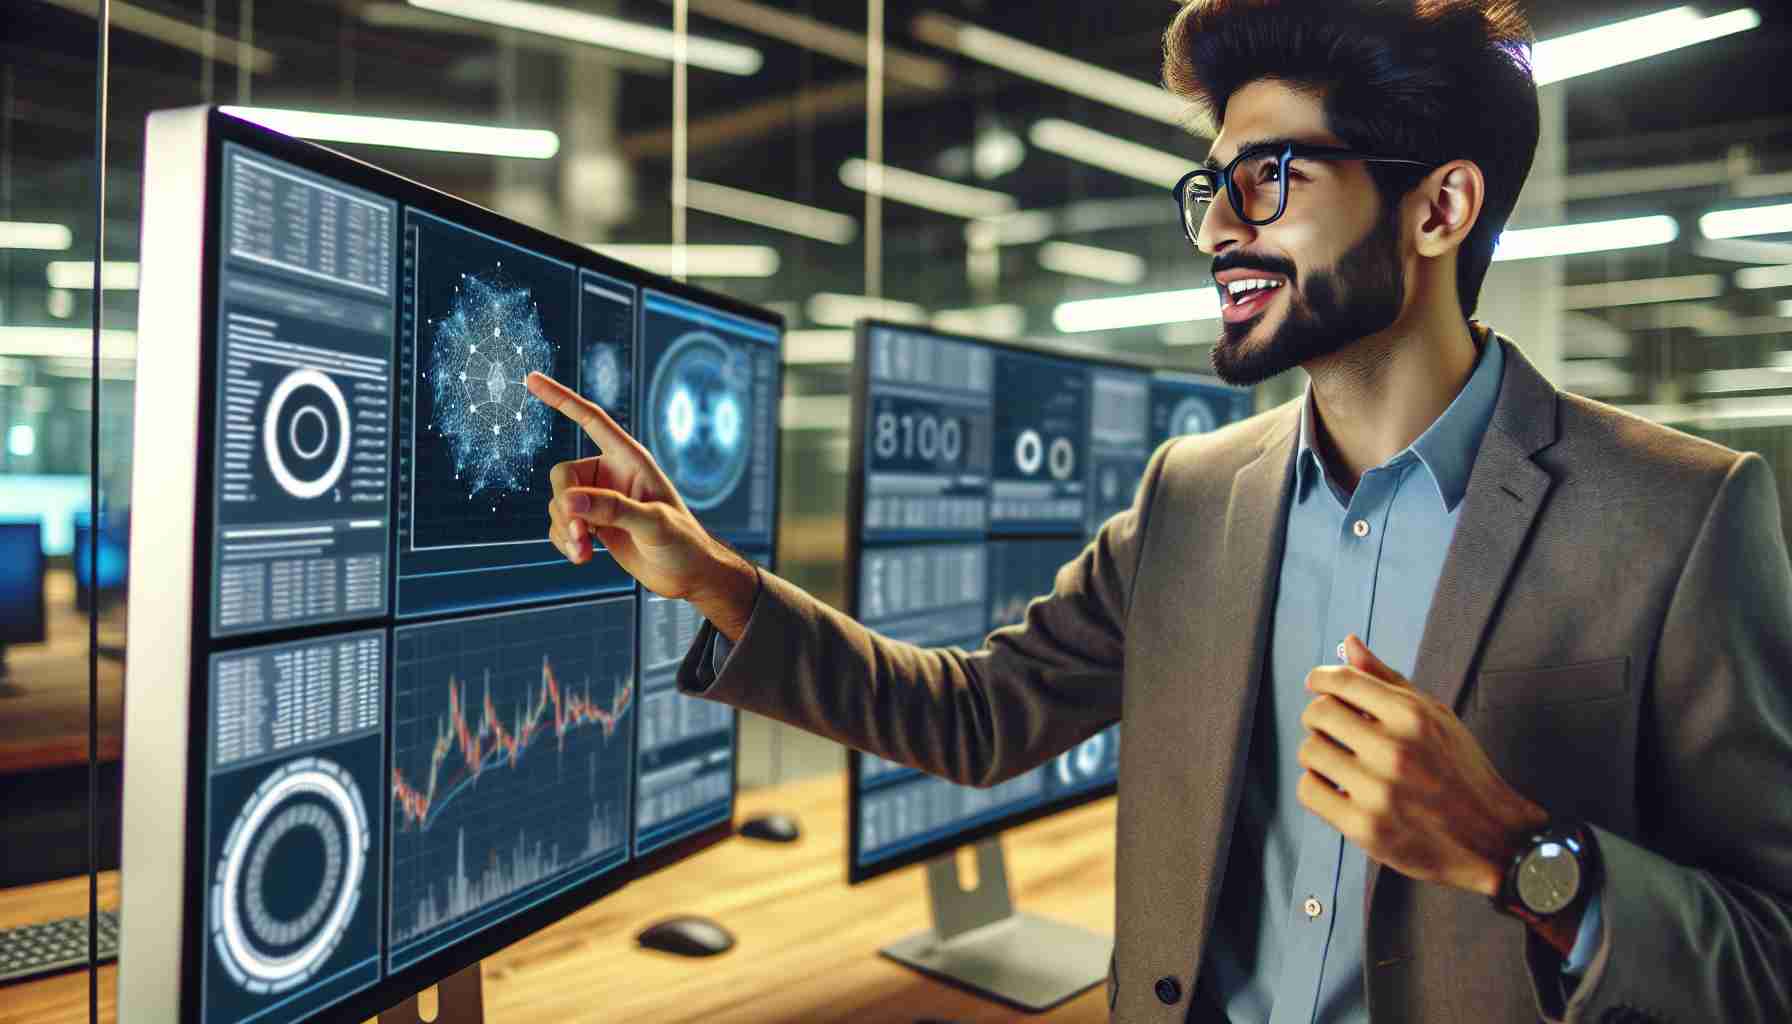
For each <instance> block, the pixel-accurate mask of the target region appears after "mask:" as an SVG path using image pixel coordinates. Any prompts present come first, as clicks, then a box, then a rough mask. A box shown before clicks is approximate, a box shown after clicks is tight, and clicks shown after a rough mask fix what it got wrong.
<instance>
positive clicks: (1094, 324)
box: [1052, 287, 1220, 334]
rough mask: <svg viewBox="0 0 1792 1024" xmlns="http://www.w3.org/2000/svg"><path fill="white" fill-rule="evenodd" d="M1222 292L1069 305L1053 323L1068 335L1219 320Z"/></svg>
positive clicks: (1190, 291) (1174, 293) (1188, 290)
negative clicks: (1187, 321)
mask: <svg viewBox="0 0 1792 1024" xmlns="http://www.w3.org/2000/svg"><path fill="white" fill-rule="evenodd" d="M1219 315H1220V293H1219V291H1218V290H1217V289H1215V288H1212V287H1206V288H1183V289H1180V290H1177V291H1172V292H1149V293H1146V294H1144V295H1122V296H1120V297H1119V298H1113V299H1081V300H1078V301H1076V302H1066V303H1064V304H1062V305H1060V306H1059V307H1058V308H1057V309H1056V310H1054V311H1053V312H1052V324H1053V326H1055V327H1057V328H1058V330H1060V331H1063V332H1064V333H1066V334H1074V333H1077V332H1080V331H1112V330H1120V329H1122V328H1126V327H1150V326H1154V325H1156V324H1169V323H1175V322H1177V321H1179V320H1217V319H1219Z"/></svg>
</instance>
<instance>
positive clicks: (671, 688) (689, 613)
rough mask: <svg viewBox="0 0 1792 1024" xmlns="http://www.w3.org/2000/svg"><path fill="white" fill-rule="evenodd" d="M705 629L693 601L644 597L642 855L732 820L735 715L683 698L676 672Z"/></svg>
mask: <svg viewBox="0 0 1792 1024" xmlns="http://www.w3.org/2000/svg"><path fill="white" fill-rule="evenodd" d="M747 557H748V558H750V559H752V560H753V561H755V562H759V563H761V564H764V563H765V562H766V561H767V558H766V556H765V555H763V554H759V555H755V554H753V553H751V552H748V553H747ZM702 626H703V616H702V615H701V614H700V613H699V612H698V611H697V609H696V607H695V606H693V605H691V604H690V603H689V602H686V601H674V600H670V599H668V598H664V597H661V596H659V595H658V594H655V593H654V592H653V591H651V590H647V589H645V588H643V589H642V590H641V648H640V650H641V655H640V657H641V735H640V741H639V746H638V753H637V755H636V766H635V854H636V855H637V856H639V855H641V854H644V853H648V852H650V851H652V850H657V849H659V848H660V847H662V846H666V845H668V844H671V843H675V842H677V841H678V840H680V839H684V838H686V837H687V836H690V835H693V834H695V833H698V832H701V831H703V830H704V829H706V828H710V827H712V826H714V825H718V824H721V823H722V822H726V821H731V820H733V818H734V727H735V713H734V709H733V708H730V707H729V706H728V705H726V704H718V703H717V702H715V701H712V700H704V699H702V698H701V697H691V696H687V695H685V694H682V693H679V692H678V685H677V682H678V668H679V666H680V665H681V664H682V663H683V661H684V656H685V654H686V652H688V651H689V650H690V649H691V643H692V642H693V641H694V640H696V638H697V632H698V630H700V629H701V628H702Z"/></svg>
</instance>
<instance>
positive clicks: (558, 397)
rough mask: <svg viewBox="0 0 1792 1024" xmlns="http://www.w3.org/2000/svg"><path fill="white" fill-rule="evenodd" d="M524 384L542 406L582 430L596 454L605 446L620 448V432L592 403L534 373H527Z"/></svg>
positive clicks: (547, 377) (567, 388) (545, 375)
mask: <svg viewBox="0 0 1792 1024" xmlns="http://www.w3.org/2000/svg"><path fill="white" fill-rule="evenodd" d="M524 384H526V385H527V386H528V388H529V393H530V394H532V395H534V396H535V397H536V398H539V399H541V402H542V404H543V405H546V406H547V407H548V408H550V409H555V410H557V411H559V412H560V413H561V414H562V415H564V416H566V418H567V419H570V420H572V421H573V422H574V423H577V424H578V425H579V426H580V427H581V428H583V429H584V431H585V436H586V437H589V438H590V439H591V440H592V443H594V444H596V445H597V448H598V454H599V455H602V454H603V450H604V449H605V448H606V447H617V446H620V445H621V443H622V440H621V437H620V436H619V435H620V430H619V429H618V428H617V426H616V423H615V421H613V420H611V419H610V416H609V414H608V413H606V412H604V411H603V409H602V408H600V407H599V406H598V405H597V404H596V403H594V402H588V401H586V400H585V399H584V398H581V397H580V396H579V395H578V393H577V392H575V391H573V390H572V389H571V388H569V387H567V386H566V385H564V384H562V383H560V382H559V381H557V380H555V379H554V378H552V377H550V376H548V375H547V374H545V373H541V372H538V371H530V373H529V376H528V378H527V379H525V380H524Z"/></svg>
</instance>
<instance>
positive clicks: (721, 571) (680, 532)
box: [527, 373, 758, 640]
mask: <svg viewBox="0 0 1792 1024" xmlns="http://www.w3.org/2000/svg"><path fill="white" fill-rule="evenodd" d="M527 384H528V387H529V393H530V394H533V395H534V396H535V397H536V398H539V399H540V400H541V401H542V402H543V403H544V404H546V405H548V406H549V407H551V408H553V409H556V410H558V411H559V412H561V413H562V414H563V415H565V416H566V417H567V418H569V419H571V420H572V421H573V422H574V423H577V424H578V425H579V427H580V428H581V429H583V430H584V431H585V436H586V437H589V438H590V439H591V440H592V442H593V443H594V444H596V445H597V448H598V451H600V452H602V453H603V454H601V455H598V456H594V457H592V458H589V459H578V460H575V461H572V462H562V463H559V464H558V465H556V466H555V467H554V468H553V470H552V472H551V473H550V474H549V480H550V481H551V482H552V483H553V486H554V497H553V499H552V500H551V501H549V502H548V518H549V519H550V520H551V521H552V526H551V528H550V529H549V530H548V539H549V540H552V541H553V542H554V546H555V547H556V548H559V549H560V551H561V552H562V553H564V554H565V555H566V557H567V559H568V560H570V561H571V562H572V563H573V564H574V565H583V564H585V563H586V562H588V561H590V560H591V558H592V556H593V554H594V551H595V544H602V545H603V546H604V548H605V549H607V550H608V551H609V552H610V554H611V556H613V557H614V558H615V559H616V562H617V564H618V565H620V566H622V568H623V569H625V570H627V571H628V574H629V575H631V576H633V577H634V578H635V579H637V580H640V581H641V585H642V586H645V587H646V588H647V589H649V590H651V591H653V592H654V593H656V594H659V595H660V596H661V597H671V598H682V599H684V600H688V601H690V602H691V603H692V604H694V605H696V606H697V608H698V610H699V611H701V612H702V613H703V615H704V617H705V618H707V619H709V621H710V622H712V623H714V624H715V627H716V628H717V629H718V630H720V631H721V632H722V635H724V636H726V637H728V638H729V639H730V640H739V639H740V634H741V631H742V630H743V629H745V627H746V622H747V617H748V616H749V615H750V614H751V613H752V610H753V598H754V595H755V593H756V592H757V587H758V578H757V575H756V574H755V572H754V570H753V566H752V565H751V564H750V563H748V562H747V560H746V559H744V558H742V557H741V556H740V555H738V554H736V553H734V552H733V551H731V550H729V549H728V548H727V547H726V546H724V545H722V544H721V543H719V542H717V541H716V540H715V539H714V538H713V537H711V536H710V535H709V532H708V531H707V530H705V529H704V528H703V526H702V525H701V524H700V523H698V522H697V518H696V517H695V516H693V515H691V511H690V509H688V508H686V507H685V504H684V500H683V499H681V498H680V497H679V496H678V491H677V490H676V489H674V488H673V486H672V481H670V480H668V479H667V478H666V474H665V473H664V472H663V471H662V470H661V469H660V467H659V464H658V463H657V462H655V461H654V460H653V456H652V455H650V454H648V452H647V449H646V448H643V447H642V446H641V444H640V442H638V441H636V440H635V439H634V438H632V437H630V436H629V435H628V433H627V432H626V431H624V430H623V429H622V428H621V427H619V426H617V425H616V421H615V420H613V419H611V418H610V415H609V414H608V413H606V412H604V411H603V409H602V408H601V407H599V406H598V405H597V404H596V403H595V402H590V401H587V400H586V399H584V398H581V397H580V396H579V395H578V394H577V393H575V392H573V391H572V390H571V389H570V388H568V387H566V385H564V384H561V383H560V382H559V381H556V380H554V379H553V378H552V377H549V376H546V375H544V374H540V373H531V374H529V378H528V381H527Z"/></svg>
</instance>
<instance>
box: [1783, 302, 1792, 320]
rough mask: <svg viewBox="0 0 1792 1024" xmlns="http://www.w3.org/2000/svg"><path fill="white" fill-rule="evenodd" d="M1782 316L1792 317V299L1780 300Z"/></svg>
mask: <svg viewBox="0 0 1792 1024" xmlns="http://www.w3.org/2000/svg"><path fill="white" fill-rule="evenodd" d="M1780 316H1781V317H1782V318H1792V299H1781V300H1780Z"/></svg>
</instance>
